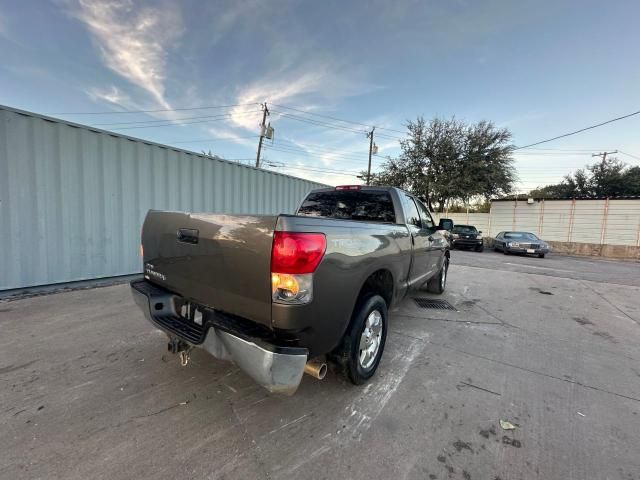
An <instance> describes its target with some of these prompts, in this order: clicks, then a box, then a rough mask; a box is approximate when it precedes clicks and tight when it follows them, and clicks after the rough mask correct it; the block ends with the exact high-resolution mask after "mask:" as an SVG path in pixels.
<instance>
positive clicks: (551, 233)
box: [439, 199, 640, 258]
mask: <svg viewBox="0 0 640 480" xmlns="http://www.w3.org/2000/svg"><path fill="white" fill-rule="evenodd" d="M439 216H440V217H443V218H444V217H446V218H452V219H453V221H454V223H459V224H469V225H475V226H476V227H477V228H478V229H479V230H483V232H484V234H485V235H487V236H489V237H494V236H495V235H496V234H498V233H499V232H501V231H505V230H525V231H528V232H533V233H535V234H537V235H538V236H539V237H541V238H543V239H544V240H547V241H550V242H554V245H556V246H561V245H560V244H584V245H590V246H623V247H630V248H633V249H630V248H627V249H626V250H624V251H620V254H619V255H611V256H629V257H632V258H635V257H637V256H638V252H639V250H638V247H640V199H603V200H534V201H533V202H532V203H529V202H528V201H527V200H526V199H525V200H519V201H513V200H510V201H494V202H492V204H491V212H490V213H472V214H466V213H451V214H439ZM573 250H575V251H574V252H570V253H581V252H580V248H579V247H575V248H573ZM603 252H604V253H603ZM607 252H612V250H611V249H608V250H606V249H605V250H603V249H601V248H598V249H595V250H594V249H593V248H592V249H591V250H585V253H587V254H596V255H605V254H606V253H607ZM612 253H614V252H612ZM607 256H609V255H607Z"/></svg>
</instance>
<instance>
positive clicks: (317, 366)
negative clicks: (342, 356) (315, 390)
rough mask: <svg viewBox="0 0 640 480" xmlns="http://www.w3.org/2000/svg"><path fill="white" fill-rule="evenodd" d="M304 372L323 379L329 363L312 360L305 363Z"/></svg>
mask: <svg viewBox="0 0 640 480" xmlns="http://www.w3.org/2000/svg"><path fill="white" fill-rule="evenodd" d="M304 373H306V374H307V375H310V376H312V377H313V378H317V379H318V380H322V379H324V377H326V376H327V364H326V363H325V362H320V361H314V360H311V361H309V362H307V363H306V364H305V366H304Z"/></svg>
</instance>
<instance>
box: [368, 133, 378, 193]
mask: <svg viewBox="0 0 640 480" xmlns="http://www.w3.org/2000/svg"><path fill="white" fill-rule="evenodd" d="M375 129H376V127H372V128H371V131H370V132H369V133H367V138H368V139H369V168H368V169H367V185H369V184H370V182H371V154H372V153H373V132H374V131H375Z"/></svg>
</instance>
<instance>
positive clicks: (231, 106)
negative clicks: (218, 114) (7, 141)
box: [45, 102, 260, 115]
mask: <svg viewBox="0 0 640 480" xmlns="http://www.w3.org/2000/svg"><path fill="white" fill-rule="evenodd" d="M247 105H260V104H259V103H258V102H252V103H236V104H233V105H212V106H209V107H189V108H165V109H159V110H119V111H118V110H115V111H114V110H111V111H103V112H52V113H45V115H116V114H128V113H160V112H184V111H189V110H208V109H213V108H233V107H243V106H247Z"/></svg>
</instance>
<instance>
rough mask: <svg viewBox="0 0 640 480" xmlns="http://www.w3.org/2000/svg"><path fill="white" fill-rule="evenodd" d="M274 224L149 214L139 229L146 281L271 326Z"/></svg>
mask: <svg viewBox="0 0 640 480" xmlns="http://www.w3.org/2000/svg"><path fill="white" fill-rule="evenodd" d="M277 220H278V217H277V216H275V215H257V216H249V215H246V216H243V215H210V214H196V213H185V212H164V211H155V210H151V211H149V213H148V214H147V217H146V219H145V221H144V225H143V228H142V246H143V249H144V274H145V277H147V278H148V279H149V280H150V281H152V282H154V283H156V284H158V285H161V286H163V287H165V288H167V289H168V290H171V291H173V292H175V293H177V294H179V295H181V296H183V297H185V298H187V299H188V300H190V301H193V302H195V303H198V304H202V305H205V306H208V307H211V308H214V309H217V310H221V311H224V312H226V313H230V314H233V315H238V316H241V317H244V318H247V319H249V320H253V321H254V322H258V323H261V324H263V325H266V326H268V327H270V326H271V280H270V279H271V275H270V273H271V272H270V270H271V245H272V240H273V230H274V229H275V226H276V223H277Z"/></svg>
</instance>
